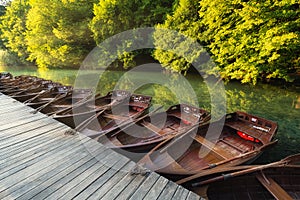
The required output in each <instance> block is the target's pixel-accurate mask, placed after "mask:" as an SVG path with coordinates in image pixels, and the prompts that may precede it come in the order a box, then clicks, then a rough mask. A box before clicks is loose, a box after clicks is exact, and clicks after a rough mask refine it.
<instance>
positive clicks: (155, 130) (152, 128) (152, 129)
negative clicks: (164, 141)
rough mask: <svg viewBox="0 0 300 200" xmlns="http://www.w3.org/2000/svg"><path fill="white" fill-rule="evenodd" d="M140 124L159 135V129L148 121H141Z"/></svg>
mask: <svg viewBox="0 0 300 200" xmlns="http://www.w3.org/2000/svg"><path fill="white" fill-rule="evenodd" d="M142 125H143V126H144V127H146V128H147V129H149V130H150V131H153V132H154V133H156V134H159V135H161V133H160V131H161V129H160V128H158V127H157V126H155V125H153V124H151V123H150V122H143V123H142Z"/></svg>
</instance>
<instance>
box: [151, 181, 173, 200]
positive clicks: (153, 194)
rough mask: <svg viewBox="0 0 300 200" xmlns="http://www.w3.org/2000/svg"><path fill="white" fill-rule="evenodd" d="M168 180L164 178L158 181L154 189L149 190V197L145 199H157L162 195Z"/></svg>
mask: <svg viewBox="0 0 300 200" xmlns="http://www.w3.org/2000/svg"><path fill="white" fill-rule="evenodd" d="M168 182H169V181H168V179H166V178H164V177H162V176H161V177H159V179H158V180H157V181H156V183H155V184H154V185H153V186H152V188H151V189H150V190H149V192H148V193H147V195H146V196H145V199H157V198H158V196H159V195H160V194H161V193H162V191H163V189H164V188H165V186H166V185H167V183H168Z"/></svg>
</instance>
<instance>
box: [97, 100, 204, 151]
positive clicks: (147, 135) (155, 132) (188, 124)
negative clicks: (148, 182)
mask: <svg viewBox="0 0 300 200" xmlns="http://www.w3.org/2000/svg"><path fill="white" fill-rule="evenodd" d="M209 116H210V115H209V113H208V112H207V111H206V110H204V109H201V108H196V107H193V106H190V105H186V104H181V105H175V106H172V107H170V108H169V109H168V110H167V111H166V112H160V113H156V114H154V115H151V116H147V117H145V118H144V117H142V118H141V119H139V120H137V121H136V122H135V123H133V124H132V125H130V126H128V127H124V128H121V129H120V128H118V129H116V130H114V131H111V132H109V133H107V134H105V135H101V136H100V137H98V138H96V140H97V141H98V142H100V143H102V144H104V145H105V146H107V147H109V148H113V149H119V148H122V149H124V150H127V151H130V152H148V151H149V150H151V149H152V148H153V147H155V146H156V145H157V144H158V143H160V142H162V141H164V140H167V139H169V138H171V137H174V136H176V135H177V134H180V133H183V132H186V131H188V130H189V129H191V128H192V127H193V126H194V125H195V124H199V123H200V124H201V123H203V122H206V121H208V120H209V119H210V118H209Z"/></svg>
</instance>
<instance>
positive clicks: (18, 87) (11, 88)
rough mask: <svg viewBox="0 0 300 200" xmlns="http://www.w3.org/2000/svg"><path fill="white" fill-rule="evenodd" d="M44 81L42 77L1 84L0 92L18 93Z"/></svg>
mask: <svg viewBox="0 0 300 200" xmlns="http://www.w3.org/2000/svg"><path fill="white" fill-rule="evenodd" d="M42 81H44V79H40V78H33V79H25V80H22V81H17V82H16V83H13V84H10V85H3V86H1V88H0V92H2V93H4V94H7V95H10V94H13V93H18V92H22V91H24V90H25V91H26V90H28V89H31V88H32V87H37V86H39V84H40V83H41V82H42Z"/></svg>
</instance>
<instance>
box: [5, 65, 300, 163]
mask: <svg viewBox="0 0 300 200" xmlns="http://www.w3.org/2000/svg"><path fill="white" fill-rule="evenodd" d="M0 71H9V72H11V73H12V74H13V75H15V76H16V75H22V74H27V75H36V76H38V77H42V78H45V79H50V80H53V81H57V82H61V83H63V84H66V85H73V84H74V82H75V80H76V79H77V70H69V69H55V70H37V69H36V68H28V67H27V68H18V67H16V68H11V67H10V68H9V69H8V68H4V67H2V68H1V67H0ZM85 73H86V79H84V80H85V81H84V82H83V83H82V85H84V84H87V85H88V82H89V76H90V75H92V74H95V72H93V71H87V72H85ZM124 73H125V72H120V71H105V72H104V73H103V74H102V76H101V79H100V81H99V83H98V86H97V87H96V88H97V92H100V93H101V94H106V93H107V92H108V91H110V90H112V89H113V88H114V87H115V85H116V84H117V83H118V81H119V80H120V79H122V80H123V81H122V83H121V84H120V86H121V87H122V88H123V89H128V88H131V87H132V85H133V84H134V82H133V81H132V80H131V79H132V78H136V79H141V80H153V82H154V83H157V81H158V80H159V79H161V73H159V72H134V73H132V74H129V75H128V74H124ZM164 76H167V77H168V76H170V77H171V78H170V79H171V80H170V83H169V84H168V85H161V84H151V83H149V84H146V85H143V86H141V87H138V88H136V90H135V92H137V93H142V94H146V95H151V96H153V101H152V102H153V104H154V105H164V106H165V108H166V107H168V106H170V105H172V104H176V103H178V102H179V101H178V99H181V100H182V99H183V100H185V101H187V102H195V101H198V105H199V106H201V107H204V108H205V109H208V110H210V102H211V101H210V93H209V92H208V89H207V86H206V84H205V83H204V82H203V81H202V79H201V78H200V77H199V76H197V75H189V76H187V77H186V79H187V80H188V83H186V82H185V83H184V84H183V83H182V82H180V83H179V79H178V77H176V76H174V75H164ZM185 84H189V85H190V86H191V87H192V89H193V90H194V91H195V93H196V99H195V98H190V97H189V96H184V95H183V96H181V97H178V96H176V94H174V88H178V87H179V88H181V89H182V88H183V89H182V90H184V91H185V89H184V88H186V87H187V86H186V85H185ZM225 89H226V90H225V92H226V109H227V110H226V112H233V111H236V110H241V111H245V112H248V113H251V114H254V115H257V116H261V117H264V118H267V119H270V120H273V121H276V122H278V124H279V130H278V133H277V135H276V139H278V140H279V142H278V144H277V145H276V146H275V147H273V148H272V149H269V150H268V151H266V152H265V153H264V154H263V155H262V156H261V157H260V158H259V160H258V161H257V162H258V163H265V162H271V161H275V160H278V159H281V158H283V157H285V156H287V155H291V154H295V153H300V90H299V88H282V87H279V86H271V85H267V84H258V85H256V86H251V85H242V84H240V83H238V82H230V83H227V84H225Z"/></svg>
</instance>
